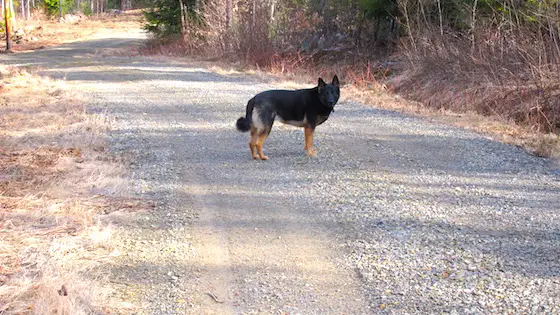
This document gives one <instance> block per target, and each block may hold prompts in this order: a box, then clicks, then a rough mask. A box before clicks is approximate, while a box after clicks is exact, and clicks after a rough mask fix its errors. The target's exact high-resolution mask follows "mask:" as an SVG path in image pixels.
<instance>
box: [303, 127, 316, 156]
mask: <svg viewBox="0 0 560 315" xmlns="http://www.w3.org/2000/svg"><path fill="white" fill-rule="evenodd" d="M314 131H315V128H314V127H312V126H305V151H307V155H309V156H311V157H314V156H316V155H317V153H316V152H315V150H313V132H314Z"/></svg>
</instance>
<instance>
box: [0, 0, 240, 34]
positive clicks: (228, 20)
mask: <svg viewBox="0 0 560 315" xmlns="http://www.w3.org/2000/svg"><path fill="white" fill-rule="evenodd" d="M2 1H4V0H2ZM230 27H231V0H226V29H227V30H228V31H229V29H230Z"/></svg>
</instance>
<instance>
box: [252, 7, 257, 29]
mask: <svg viewBox="0 0 560 315" xmlns="http://www.w3.org/2000/svg"><path fill="white" fill-rule="evenodd" d="M256 11H257V0H253V14H252V21H251V26H252V27H253V31H254V30H255V15H256V14H257V12H256Z"/></svg>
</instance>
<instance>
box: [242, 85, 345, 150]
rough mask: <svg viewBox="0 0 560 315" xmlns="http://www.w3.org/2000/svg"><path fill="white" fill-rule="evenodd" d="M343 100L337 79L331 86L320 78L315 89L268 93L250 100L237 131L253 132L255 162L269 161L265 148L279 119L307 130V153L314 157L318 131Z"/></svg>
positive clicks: (252, 143)
mask: <svg viewBox="0 0 560 315" xmlns="http://www.w3.org/2000/svg"><path fill="white" fill-rule="evenodd" d="M339 97H340V84H339V81H338V77H337V76H336V75H335V76H334V78H333V80H332V82H331V83H329V84H327V83H325V81H323V79H321V78H319V84H318V85H317V86H316V87H314V88H311V89H301V90H293V91H291V90H269V91H264V92H261V93H259V94H257V95H255V96H254V97H253V98H252V99H250V100H249V102H248V103H247V109H246V114H245V117H241V118H239V119H238V120H237V124H236V127H237V130H239V131H241V132H247V131H251V139H250V140H249V149H250V150H251V155H252V156H253V159H255V160H256V159H260V160H268V156H266V155H264V153H263V145H264V141H265V140H266V138H267V137H268V135H269V134H270V131H271V130H272V125H273V124H274V120H275V119H276V118H278V119H279V120H280V121H281V122H282V123H285V124H288V125H292V126H296V127H303V128H304V129H305V132H304V133H305V151H306V152H307V155H309V156H311V157H314V156H316V152H315V150H313V133H314V132H315V127H317V126H319V125H320V124H322V123H324V122H325V121H326V120H327V119H328V118H329V115H330V114H331V113H332V112H333V110H334V105H335V104H336V103H337V102H338V99H339Z"/></svg>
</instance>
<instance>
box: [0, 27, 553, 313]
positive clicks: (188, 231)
mask: <svg viewBox="0 0 560 315" xmlns="http://www.w3.org/2000/svg"><path fill="white" fill-rule="evenodd" d="M142 39H143V34H141V33H138V34H136V36H133V34H131V33H128V34H126V35H125V36H121V37H120V38H119V36H118V34H113V36H111V38H102V39H97V40H94V41H89V42H80V43H73V44H66V45H63V46H61V47H57V48H53V49H46V50H42V51H37V52H33V53H26V54H15V55H3V56H0V61H2V62H6V63H9V64H14V65H20V66H23V65H28V66H39V67H41V69H42V72H43V73H44V74H46V75H51V76H54V77H58V78H66V80H67V81H68V84H69V86H71V87H72V88H73V89H75V90H76V91H80V92H81V93H83V94H84V96H85V97H87V100H88V104H89V107H88V110H90V111H92V112H97V113H103V114H104V115H107V116H108V117H110V118H111V119H114V123H113V126H112V127H113V128H112V129H111V130H110V131H109V133H110V137H111V145H110V150H111V151H112V152H115V153H118V154H123V155H125V156H127V157H129V158H130V159H131V161H133V163H132V164H131V165H130V169H131V171H130V180H131V182H132V183H133V187H134V191H133V192H132V193H133V194H136V195H138V196H142V197H145V198H149V199H153V200H155V202H156V207H155V208H154V209H153V210H152V211H149V212H142V213H136V214H122V213H121V214H112V215H110V216H109V217H108V218H104V220H106V221H109V222H112V224H115V225H116V227H117V230H118V231H119V233H118V235H117V237H116V238H115V240H114V242H115V246H116V247H118V248H119V251H120V253H121V255H120V257H119V258H118V259H117V261H116V262H115V264H114V265H113V267H112V269H111V270H108V271H107V273H109V274H110V276H109V279H110V281H108V282H107V285H110V286H113V287H114V288H115V293H114V296H113V297H112V298H113V299H114V300H118V301H125V302H127V303H130V312H131V313H133V312H134V313H142V314H183V313H192V314H377V313H394V314H403V313H418V314H426V313H441V312H449V313H460V314H467V313H490V312H497V313H506V312H513V313H527V312H533V313H559V312H560V246H559V244H560V210H559V208H560V206H559V205H560V172H558V170H557V167H555V166H554V163H552V161H549V160H547V159H542V158H537V157H534V156H531V155H529V154H527V153H526V152H524V151H523V150H522V149H520V148H516V147H512V146H508V145H504V144H501V143H497V142H494V141H491V140H488V139H486V138H485V137H484V136H481V135H478V134H475V133H472V132H469V131H465V130H461V129H457V128H452V127H447V126H442V125H438V124H434V123H430V122H426V121H423V120H421V119H417V118H413V117H409V116H404V115H400V114H397V113H393V112H388V111H383V110H377V109H374V108H371V107H368V106H365V105H361V104H356V103H351V102H348V101H345V100H342V101H341V102H340V104H339V105H337V107H336V111H335V113H334V114H333V115H332V117H331V118H330V119H329V121H328V122H326V123H325V124H324V125H321V126H320V127H318V132H317V135H316V142H317V149H318V157H317V158H307V157H306V156H305V154H304V150H303V131H302V130H300V129H297V128H293V127H288V126H282V125H281V124H277V125H276V126H275V129H274V130H273V132H272V134H271V136H270V137H269V139H268V140H267V143H266V145H265V153H266V154H267V155H268V156H269V157H270V158H271V160H270V161H266V162H260V161H253V160H252V159H251V158H250V156H249V152H248V147H247V141H248V135H247V134H242V133H239V132H237V131H236V130H235V127H234V123H235V120H236V119H237V118H238V117H240V116H241V115H242V114H243V113H244V110H245V109H244V106H245V104H246V102H247V100H248V99H249V98H250V97H251V96H253V95H254V94H256V93H257V92H259V91H262V90H264V89H267V88H272V87H275V84H274V83H273V82H268V83H267V82H261V81H259V80H258V79H256V78H252V77H247V76H243V75H219V74H217V73H213V72H212V71H210V70H208V69H207V68H204V67H201V66H199V65H197V64H196V63H194V62H180V61H173V60H170V59H167V58H163V57H158V58H148V57H119V56H113V55H111V54H110V52H114V49H115V48H118V47H124V46H127V45H139V44H141V43H142Z"/></svg>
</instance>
